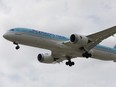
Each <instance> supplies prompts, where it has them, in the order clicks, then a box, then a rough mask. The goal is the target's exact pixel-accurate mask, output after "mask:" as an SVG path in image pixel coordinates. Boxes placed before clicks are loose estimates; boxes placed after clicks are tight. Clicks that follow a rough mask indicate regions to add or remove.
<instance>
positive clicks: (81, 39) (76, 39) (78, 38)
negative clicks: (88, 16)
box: [70, 34, 89, 46]
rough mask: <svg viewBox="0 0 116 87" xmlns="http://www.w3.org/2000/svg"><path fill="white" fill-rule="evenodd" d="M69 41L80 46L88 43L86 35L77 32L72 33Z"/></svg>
mask: <svg viewBox="0 0 116 87" xmlns="http://www.w3.org/2000/svg"><path fill="white" fill-rule="evenodd" d="M70 41H71V42H72V43H74V44H79V45H81V46H85V45H87V44H88V43H89V40H88V38H87V37H86V36H82V35H78V34H72V35H71V36H70Z"/></svg>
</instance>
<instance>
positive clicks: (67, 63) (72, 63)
mask: <svg viewBox="0 0 116 87" xmlns="http://www.w3.org/2000/svg"><path fill="white" fill-rule="evenodd" d="M66 65H68V66H70V67H71V66H73V65H75V63H74V62H71V61H68V62H66Z"/></svg>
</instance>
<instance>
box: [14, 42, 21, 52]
mask: <svg viewBox="0 0 116 87" xmlns="http://www.w3.org/2000/svg"><path fill="white" fill-rule="evenodd" d="M13 44H15V45H16V47H15V49H16V50H18V49H19V48H20V46H19V44H18V43H17V42H13Z"/></svg>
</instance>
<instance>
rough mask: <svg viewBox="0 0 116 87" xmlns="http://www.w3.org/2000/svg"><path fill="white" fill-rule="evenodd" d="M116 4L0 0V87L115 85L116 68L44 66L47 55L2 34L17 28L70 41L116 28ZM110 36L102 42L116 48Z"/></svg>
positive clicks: (86, 63)
mask: <svg viewBox="0 0 116 87" xmlns="http://www.w3.org/2000/svg"><path fill="white" fill-rule="evenodd" d="M115 3H116V1H115V0H94V1H93V0H86V1H85V0H0V38H1V39H0V48H1V49H0V52H1V53H0V87H8V86H11V87H16V86H17V87H21V86H25V87H32V86H33V87H38V86H40V87H48V86H50V87H66V86H67V87H70V86H80V87H85V86H86V87H98V86H99V87H103V86H105V87H109V86H111V87H115V86H116V84H115V80H116V78H115V76H114V75H115V73H116V69H115V68H116V65H115V63H113V62H104V61H99V60H93V59H88V60H86V59H81V58H77V59H74V61H75V63H76V65H75V66H74V67H71V68H70V67H67V66H66V65H65V64H62V63H61V64H55V65H54V64H53V65H46V64H41V63H39V62H38V61H37V58H36V57H37V54H38V53H41V52H49V51H46V50H40V49H38V48H33V47H27V46H23V45H21V49H20V50H19V51H16V50H15V49H14V47H15V46H14V45H13V44H12V43H10V42H8V41H6V40H5V39H3V37H2V35H3V33H5V32H6V31H7V30H8V29H10V28H13V27H27V28H34V29H38V30H41V31H46V32H51V33H55V34H61V35H64V36H67V37H69V36H70V35H71V34H72V33H79V34H85V35H86V34H89V33H94V32H97V31H100V30H103V29H106V28H108V27H111V26H114V25H115V24H116V20H115V18H116V12H115V11H116V5H115ZM114 40H115V38H112V37H110V38H109V39H108V40H105V41H104V42H103V43H102V44H106V45H112V46H113V45H114V44H115V41H114Z"/></svg>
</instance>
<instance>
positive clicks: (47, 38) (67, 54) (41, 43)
mask: <svg viewBox="0 0 116 87" xmlns="http://www.w3.org/2000/svg"><path fill="white" fill-rule="evenodd" d="M115 33H116V26H114V27H111V28H108V29H105V30H103V31H100V32H96V33H93V34H90V35H80V34H71V36H70V37H65V36H61V35H56V34H51V33H47V32H42V31H38V30H34V29H29V28H12V29H10V30H8V31H7V32H6V33H5V34H4V35H3V37H4V38H5V39H7V40H9V41H11V42H13V44H15V45H16V49H17V50H18V49H19V48H20V46H19V44H22V45H27V46H32V47H37V48H42V49H48V50H50V51H51V53H41V54H38V56H37V59H38V61H40V62H41V63H46V64H54V63H60V62H62V61H64V60H67V61H66V65H68V66H70V67H71V66H73V65H75V63H74V62H73V61H71V60H72V59H73V58H77V57H81V58H87V59H88V58H94V59H99V60H104V61H114V62H116V46H115V47H114V48H111V47H107V46H103V45H100V44H99V43H101V42H102V41H103V40H104V39H106V38H108V37H110V36H113V35H114V34H115Z"/></svg>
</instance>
